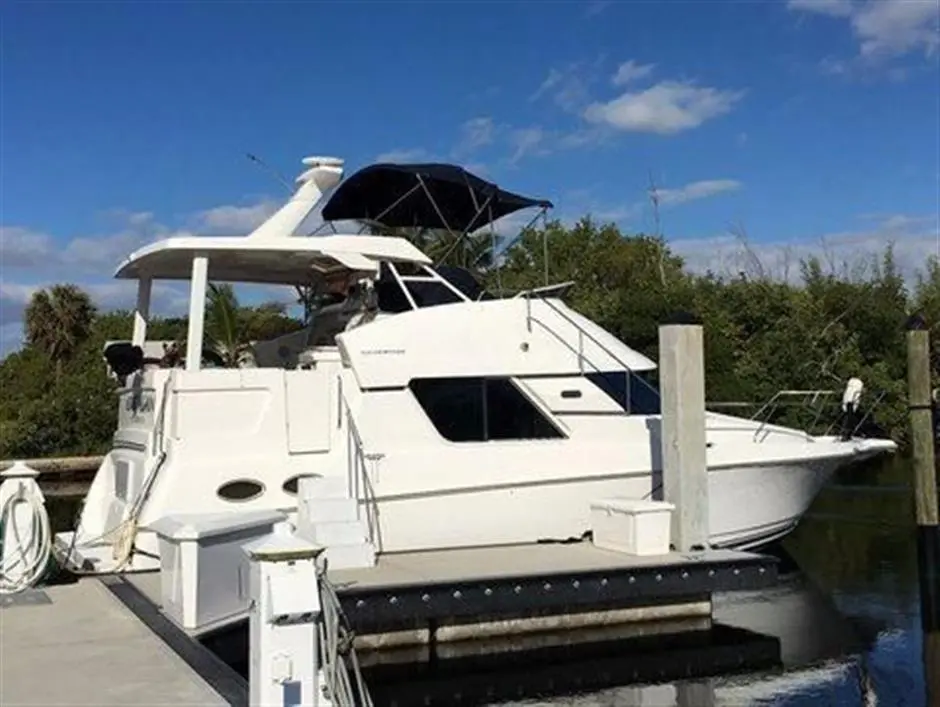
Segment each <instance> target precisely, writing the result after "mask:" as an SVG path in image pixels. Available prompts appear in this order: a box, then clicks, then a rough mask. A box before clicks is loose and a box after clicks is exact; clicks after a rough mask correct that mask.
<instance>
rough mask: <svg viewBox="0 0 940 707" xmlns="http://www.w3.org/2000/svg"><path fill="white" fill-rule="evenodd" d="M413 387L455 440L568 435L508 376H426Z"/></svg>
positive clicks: (430, 415) (430, 414)
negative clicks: (540, 410) (488, 377)
mask: <svg viewBox="0 0 940 707" xmlns="http://www.w3.org/2000/svg"><path fill="white" fill-rule="evenodd" d="M410 387H411V391H412V392H413V393H414V396H415V398H417V400H418V403H419V404H420V405H421V407H422V408H424V411H425V413H427V416H428V418H429V419H430V420H431V423H432V424H433V425H434V427H435V429H437V431H438V432H439V433H440V435H441V436H442V437H444V438H445V439H448V440H450V441H452V442H483V441H486V440H507V439H553V438H559V437H562V436H563V435H562V433H561V432H560V431H559V430H558V428H556V427H555V426H554V425H553V424H552V423H551V422H550V421H549V420H548V419H546V418H545V416H544V415H542V413H541V412H539V410H538V408H536V407H535V405H533V404H532V402H531V401H530V400H529V399H528V398H526V396H525V395H523V393H522V391H520V390H519V389H518V388H517V387H516V386H515V385H513V384H512V381H510V380H509V379H506V378H490V379H484V378H435V379H427V378H426V379H420V380H413V381H412V382H411V384H410Z"/></svg>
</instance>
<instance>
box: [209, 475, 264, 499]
mask: <svg viewBox="0 0 940 707" xmlns="http://www.w3.org/2000/svg"><path fill="white" fill-rule="evenodd" d="M216 493H217V494H218V495H219V497H220V498H223V499H225V500H226V501H236V502H237V501H251V500H253V499H255V498H258V497H259V496H260V495H261V494H263V493H264V484H262V483H261V482H260V481H255V480H254V479H236V480H235V481H229V482H228V483H225V484H222V485H221V486H219V488H218V490H217V491H216Z"/></svg>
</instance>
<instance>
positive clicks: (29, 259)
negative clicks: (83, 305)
mask: <svg viewBox="0 0 940 707" xmlns="http://www.w3.org/2000/svg"><path fill="white" fill-rule="evenodd" d="M276 206H277V204H275V203H273V202H271V201H269V200H263V201H261V202H259V203H258V204H253V205H252V204H249V205H244V206H228V205H222V206H218V207H215V208H212V209H207V210H205V211H201V212H199V213H197V214H195V215H193V216H192V217H190V218H189V219H187V220H186V221H187V223H189V224H191V225H194V226H198V227H200V228H204V229H206V230H209V231H213V232H215V233H217V234H218V233H247V232H248V231H250V230H251V228H253V227H254V226H255V225H257V224H258V223H259V222H260V221H261V220H263V219H264V218H265V217H266V216H267V215H268V214H269V213H271V212H272V211H273V210H274V209H275V208H276ZM106 216H107V217H108V221H110V222H111V223H113V230H112V231H110V232H106V233H101V234H98V235H91V236H80V237H75V238H72V239H70V240H64V241H63V240H58V239H55V238H53V237H52V236H50V235H49V234H47V233H42V232H40V231H36V230H33V229H30V228H26V227H22V226H0V272H2V276H0V327H2V328H3V331H2V332H0V355H3V354H5V353H7V352H8V351H9V350H10V347H13V348H15V346H16V345H19V342H20V341H21V338H22V319H23V310H24V308H25V306H26V304H27V303H28V302H29V298H30V297H31V296H32V294H33V293H34V292H35V291H36V290H37V289H39V288H41V287H47V286H49V285H51V284H55V283H58V282H71V283H74V284H77V285H78V286H79V287H81V288H82V289H84V290H85V291H86V292H88V293H89V294H90V295H91V296H92V299H93V300H94V301H95V303H96V304H97V305H98V306H99V307H100V308H102V309H104V310H110V309H115V308H128V307H130V306H132V305H133V302H134V298H135V296H136V289H135V288H136V284H135V283H134V282H133V281H126V280H113V279H110V278H111V276H112V274H113V272H114V270H115V268H116V267H117V265H118V264H119V263H120V262H121V261H122V260H123V259H124V258H125V257H127V256H128V255H130V253H132V252H133V251H134V250H136V249H138V248H140V247H141V246H143V245H146V244H147V243H151V242H153V241H155V240H161V239H164V238H170V237H174V236H189V235H193V233H192V232H191V231H189V230H179V229H174V228H172V227H170V226H168V225H166V224H163V223H160V222H158V221H157V220H156V219H155V218H154V215H153V214H152V213H150V212H145V211H142V212H127V211H120V210H115V211H112V212H109V213H108V214H106ZM14 276H15V279H12V278H13V277H14ZM186 301H187V291H186V287H185V285H182V286H181V285H174V284H170V283H154V289H153V294H152V307H153V311H154V312H155V313H158V314H179V313H181V312H183V311H184V310H185V303H186ZM11 342H12V343H11Z"/></svg>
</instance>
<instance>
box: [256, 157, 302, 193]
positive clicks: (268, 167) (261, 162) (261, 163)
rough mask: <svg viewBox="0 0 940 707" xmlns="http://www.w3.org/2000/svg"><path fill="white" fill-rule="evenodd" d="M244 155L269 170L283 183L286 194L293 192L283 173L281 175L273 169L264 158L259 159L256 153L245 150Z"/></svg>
mask: <svg viewBox="0 0 940 707" xmlns="http://www.w3.org/2000/svg"><path fill="white" fill-rule="evenodd" d="M245 156H246V157H247V158H248V159H249V160H251V161H252V162H254V163H255V164H257V165H258V166H259V167H261V169H263V170H266V171H267V172H269V173H270V174H271V175H272V176H273V177H274V178H275V179H276V180H277V181H279V182H280V183H281V184H283V185H284V188H285V189H287V193H288V194H293V193H294V187H293V186H292V185H291V183H290V182H289V181H287V180H286V179H284V177H283V175H282V174H281V173H280V172H278V171H277V170H276V169H274V168H273V167H271V166H270V165H269V164H267V163H266V162H265V161H264V160H262V159H261V158H260V157H258V156H257V155H253V154H251V153H250V152H246V153H245Z"/></svg>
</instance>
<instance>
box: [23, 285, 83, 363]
mask: <svg viewBox="0 0 940 707" xmlns="http://www.w3.org/2000/svg"><path fill="white" fill-rule="evenodd" d="M96 313H97V310H96V308H95V305H94V304H93V303H92V301H91V297H89V295H88V293H86V292H84V291H82V290H81V289H80V288H79V287H78V286H77V285H71V284H65V285H53V286H52V287H50V288H49V289H48V290H46V289H42V290H37V291H36V292H35V293H34V294H33V296H32V297H31V298H30V301H29V304H28V305H27V306H26V312H25V315H24V318H25V325H26V332H25V333H26V342H27V343H28V344H29V345H31V346H34V347H36V348H37V349H38V350H40V351H42V352H43V353H44V354H45V355H46V356H48V357H49V359H50V360H51V361H52V362H53V363H55V367H56V380H58V378H59V377H60V376H61V374H62V367H63V365H64V364H65V363H66V362H67V361H69V360H71V359H72V358H73V357H74V356H75V353H76V352H77V351H78V349H79V347H80V346H81V345H82V343H84V342H85V341H86V340H87V339H88V337H89V336H90V335H91V329H92V325H93V323H94V320H95V315H96Z"/></svg>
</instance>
